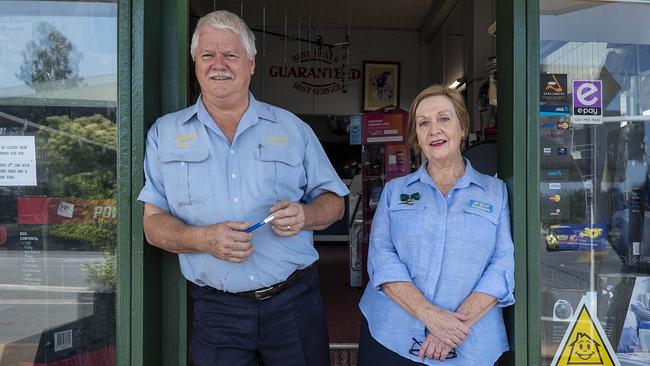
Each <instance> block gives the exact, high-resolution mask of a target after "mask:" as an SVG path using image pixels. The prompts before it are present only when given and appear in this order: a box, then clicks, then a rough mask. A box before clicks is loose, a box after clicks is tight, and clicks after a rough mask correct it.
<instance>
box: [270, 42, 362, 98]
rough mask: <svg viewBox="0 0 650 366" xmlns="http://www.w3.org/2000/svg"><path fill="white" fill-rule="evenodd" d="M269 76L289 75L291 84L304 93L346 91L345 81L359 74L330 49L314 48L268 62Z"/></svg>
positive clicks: (284, 76)
mask: <svg viewBox="0 0 650 366" xmlns="http://www.w3.org/2000/svg"><path fill="white" fill-rule="evenodd" d="M268 73H269V76H270V77H271V78H281V79H290V80H291V81H293V85H292V87H293V88H294V89H295V90H297V91H299V92H301V93H305V94H310V95H326V94H332V93H337V92H343V93H345V92H347V83H348V82H349V81H351V80H356V79H359V78H360V77H361V70H359V69H358V68H353V67H349V65H348V61H346V60H345V59H344V58H343V57H341V56H339V55H337V54H336V53H335V52H333V51H321V50H313V51H311V52H309V51H305V52H301V53H297V54H295V55H293V56H292V57H291V59H290V62H286V61H285V63H284V64H282V65H271V66H269V69H268Z"/></svg>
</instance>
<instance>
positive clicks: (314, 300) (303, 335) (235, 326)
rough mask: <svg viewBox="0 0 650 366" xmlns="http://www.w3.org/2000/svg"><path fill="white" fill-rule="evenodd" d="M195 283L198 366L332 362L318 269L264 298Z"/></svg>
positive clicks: (313, 365) (194, 329)
mask: <svg viewBox="0 0 650 366" xmlns="http://www.w3.org/2000/svg"><path fill="white" fill-rule="evenodd" d="M191 287H192V299H193V301H194V319H193V324H192V343H191V347H192V350H191V352H192V359H193V361H194V365H196V366H221V365H224V366H240V365H241V366H249V365H250V366H255V365H258V364H259V365H263V366H293V365H295V366H307V365H308V366H329V364H330V361H329V342H328V337H327V325H326V322H325V316H324V313H323V306H322V304H321V298H320V291H319V289H318V272H317V271H316V269H315V268H314V269H313V270H310V271H308V272H307V273H305V274H304V275H301V276H300V277H299V278H298V279H297V281H296V282H295V283H294V284H293V285H292V286H290V287H289V288H287V289H285V290H284V291H282V292H281V293H279V294H277V295H275V296H273V297H271V298H270V299H266V300H256V299H252V298H248V297H243V296H238V295H233V294H226V293H223V292H220V291H216V290H214V289H211V288H205V287H199V286H196V285H192V286H191Z"/></svg>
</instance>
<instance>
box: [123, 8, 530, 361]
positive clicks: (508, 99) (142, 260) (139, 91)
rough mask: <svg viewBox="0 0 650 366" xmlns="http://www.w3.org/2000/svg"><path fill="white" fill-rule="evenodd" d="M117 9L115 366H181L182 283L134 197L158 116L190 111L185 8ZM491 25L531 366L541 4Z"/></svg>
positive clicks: (521, 338)
mask: <svg viewBox="0 0 650 366" xmlns="http://www.w3.org/2000/svg"><path fill="white" fill-rule="evenodd" d="M118 2H119V4H118V40H119V41H118V42H119V45H118V75H119V76H118V108H119V113H118V151H119V157H118V202H119V204H118V206H119V208H118V213H119V217H120V220H119V222H118V253H119V256H118V280H119V286H118V309H117V346H118V347H117V348H118V355H117V361H118V365H120V366H125V365H134V366H140V365H165V366H166V365H170V366H171V365H174V366H176V365H181V366H183V365H186V363H187V351H188V337H187V329H188V320H187V286H186V282H185V280H184V279H183V277H182V276H181V275H180V273H179V268H178V259H177V256H176V255H174V254H169V253H165V252H163V251H161V250H158V249H156V248H153V247H151V246H149V245H146V243H145V240H144V236H143V234H142V232H143V230H142V229H143V226H142V205H141V204H140V203H138V202H137V195H138V193H139V191H140V188H141V187H142V185H143V183H144V176H143V169H142V168H143V157H144V146H145V138H146V131H147V130H148V128H149V126H151V124H152V123H153V122H154V121H155V119H156V118H157V117H158V116H160V115H162V114H164V113H168V112H171V111H174V110H178V109H181V108H183V107H185V106H186V105H187V95H188V73H189V70H190V69H189V61H188V56H187V52H188V49H189V47H188V20H189V18H188V15H189V11H188V2H187V0H180V1H174V0H161V1H151V0H118ZM497 23H498V24H499V33H498V37H499V38H498V42H497V60H498V62H499V75H498V77H499V81H498V84H499V88H498V100H499V142H500V143H499V176H500V177H501V178H502V179H503V180H505V181H506V183H507V185H508V189H509V193H510V207H511V216H512V232H513V239H514V241H515V248H516V250H515V264H516V272H515V281H516V283H517V288H516V292H515V298H516V301H517V306H515V307H512V308H510V309H508V311H507V313H506V319H507V323H508V330H509V336H510V345H511V347H512V350H513V351H514V352H510V353H509V354H508V358H507V364H508V365H526V364H527V365H538V364H539V357H540V335H539V285H538V283H539V263H538V259H539V256H538V252H537V246H536V243H537V241H538V240H539V238H538V230H537V224H536V223H538V222H539V207H538V206H539V203H538V192H537V191H538V184H537V183H536V182H538V181H539V178H538V169H537V163H536V162H537V159H538V151H537V150H538V148H537V146H538V143H537V138H538V136H537V129H536V128H535V126H536V124H535V121H536V117H537V108H538V107H537V104H536V100H537V97H538V95H537V93H538V90H537V85H538V82H539V80H538V79H539V77H538V75H539V55H538V52H539V51H538V48H539V47H538V45H539V26H538V24H539V0H526V1H522V0H498V1H497ZM529 126H530V128H529ZM530 162H533V163H530ZM528 223H535V225H532V224H531V225H529V224H528Z"/></svg>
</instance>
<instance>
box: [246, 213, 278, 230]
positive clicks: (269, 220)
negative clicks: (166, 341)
mask: <svg viewBox="0 0 650 366" xmlns="http://www.w3.org/2000/svg"><path fill="white" fill-rule="evenodd" d="M273 220H275V216H273V215H269V216H267V217H266V218H265V219H264V220H262V221H260V222H258V223H257V224H255V225H253V226H251V227H249V228H248V229H246V230H245V231H246V232H247V233H251V232H253V231H255V230H257V229H259V228H260V227H262V226H264V225H265V224H268V223H269V222H271V221H273Z"/></svg>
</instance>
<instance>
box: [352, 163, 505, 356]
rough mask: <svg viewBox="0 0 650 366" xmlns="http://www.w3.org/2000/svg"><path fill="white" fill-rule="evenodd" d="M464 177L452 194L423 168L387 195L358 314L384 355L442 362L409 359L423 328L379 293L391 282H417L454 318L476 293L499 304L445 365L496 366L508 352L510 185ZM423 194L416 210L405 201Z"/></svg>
mask: <svg viewBox="0 0 650 366" xmlns="http://www.w3.org/2000/svg"><path fill="white" fill-rule="evenodd" d="M465 163H466V167H465V174H464V175H463V176H462V177H461V178H460V179H459V180H458V181H457V182H456V185H455V186H454V188H453V189H452V190H451V191H450V192H449V193H448V194H447V195H446V196H443V195H442V193H441V192H440V191H439V190H438V188H436V186H435V184H434V183H433V180H432V179H431V177H430V176H429V174H428V173H427V171H426V166H425V165H422V166H421V167H420V169H419V170H418V171H416V172H415V173H412V174H409V175H407V176H404V177H400V178H397V179H394V180H392V181H391V182H389V183H388V184H386V187H385V188H384V191H383V193H382V195H381V200H380V203H379V206H378V208H377V211H376V212H375V216H374V219H373V223H372V232H371V235H370V250H369V253H368V273H369V276H370V283H368V287H366V291H365V293H364V295H363V298H362V299H361V303H360V308H361V311H362V312H363V314H364V316H365V317H366V319H367V320H368V325H369V328H370V332H371V334H372V336H373V338H375V339H376V340H377V341H379V342H380V343H381V344H382V345H384V346H385V347H386V348H388V349H390V350H392V351H394V352H396V353H398V354H400V355H401V356H403V357H406V358H409V359H411V360H414V361H419V362H424V363H426V364H429V365H435V364H438V363H439V361H436V360H430V359H426V360H424V361H422V360H420V359H419V358H417V356H413V355H410V354H409V353H408V351H409V349H410V348H411V346H412V345H413V340H412V339H411V338H415V339H417V340H419V341H422V340H424V338H425V334H426V333H425V325H424V323H422V322H421V321H419V320H418V319H416V318H415V317H413V316H411V315H410V314H409V313H408V312H407V311H406V310H404V309H403V308H402V307H401V306H399V305H398V304H397V303H396V302H394V301H393V300H391V299H390V298H389V297H387V296H386V295H385V294H384V293H383V291H381V288H380V286H381V284H383V283H386V282H395V281H404V282H412V283H413V284H414V285H415V286H416V287H417V288H418V289H420V291H422V293H423V295H424V296H425V297H426V298H427V299H428V300H429V301H430V302H431V303H432V304H434V305H436V306H438V307H441V308H444V309H447V310H450V311H455V310H456V309H457V308H458V307H459V306H460V305H461V304H462V303H463V301H464V300H465V299H466V298H467V297H468V296H469V295H470V293H471V292H473V291H478V292H483V293H486V294H489V295H492V296H494V297H496V299H497V306H496V307H495V308H493V309H492V310H490V311H489V312H488V313H487V314H486V315H485V316H483V317H482V318H481V319H480V320H479V321H478V322H477V323H475V324H474V326H472V328H471V330H470V334H469V335H468V336H467V337H466V338H465V340H464V341H463V343H462V344H461V345H460V346H458V347H457V348H456V352H457V354H458V357H457V358H455V359H449V360H445V361H444V364H445V365H493V364H494V362H495V361H496V360H497V358H498V357H499V356H500V355H501V353H503V352H505V351H507V350H508V340H507V338H506V332H505V326H504V322H503V315H502V311H501V310H502V309H501V308H502V307H504V306H508V305H511V304H513V303H514V297H513V290H514V256H513V252H514V249H513V244H512V237H511V234H510V210H509V208H508V192H507V190H506V186H505V184H504V183H503V182H502V181H501V180H499V179H497V178H493V177H490V176H487V175H484V174H480V173H478V172H477V171H476V170H474V168H472V165H471V164H470V163H469V161H467V160H466V161H465ZM414 193H419V195H420V199H419V200H415V199H414V200H413V201H412V202H413V203H412V204H411V205H409V204H406V203H402V202H404V199H403V196H401V195H402V194H407V195H409V196H410V195H413V194H414Z"/></svg>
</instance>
